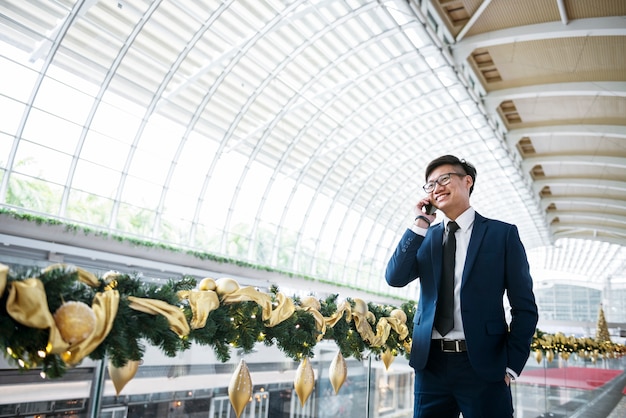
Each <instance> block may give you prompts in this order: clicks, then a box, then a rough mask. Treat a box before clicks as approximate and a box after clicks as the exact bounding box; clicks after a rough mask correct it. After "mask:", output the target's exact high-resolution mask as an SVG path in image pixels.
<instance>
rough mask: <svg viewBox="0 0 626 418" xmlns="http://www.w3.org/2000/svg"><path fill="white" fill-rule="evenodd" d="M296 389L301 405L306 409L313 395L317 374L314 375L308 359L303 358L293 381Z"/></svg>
mask: <svg viewBox="0 0 626 418" xmlns="http://www.w3.org/2000/svg"><path fill="white" fill-rule="evenodd" d="M293 386H294V389H295V390H296V394H297V395H298V399H300V405H301V406H302V407H304V404H305V403H306V401H307V399H309V396H311V393H313V388H314V387H315V373H313V366H311V362H310V361H309V359H308V358H306V357H305V358H303V359H302V361H301V362H300V365H299V366H298V370H296V377H295V378H294V381H293Z"/></svg>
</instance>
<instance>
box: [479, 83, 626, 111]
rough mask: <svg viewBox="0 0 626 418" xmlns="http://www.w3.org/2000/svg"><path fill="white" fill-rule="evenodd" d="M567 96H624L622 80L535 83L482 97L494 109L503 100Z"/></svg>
mask: <svg viewBox="0 0 626 418" xmlns="http://www.w3.org/2000/svg"><path fill="white" fill-rule="evenodd" d="M555 96H556V97H563V96H565V97H569V96H613V97H626V82H624V81H588V82H577V83H551V84H535V85H532V86H523V87H516V88H510V89H501V90H495V91H492V92H490V93H488V94H487V95H486V96H484V97H483V103H484V104H485V107H486V108H487V109H489V110H491V111H493V110H495V109H496V108H497V107H498V106H499V105H500V103H502V102H503V101H505V100H516V99H536V98H546V97H555Z"/></svg>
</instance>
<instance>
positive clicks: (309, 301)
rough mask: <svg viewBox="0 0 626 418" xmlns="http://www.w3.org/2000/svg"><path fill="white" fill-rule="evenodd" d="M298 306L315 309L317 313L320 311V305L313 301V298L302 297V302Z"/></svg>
mask: <svg viewBox="0 0 626 418" xmlns="http://www.w3.org/2000/svg"><path fill="white" fill-rule="evenodd" d="M300 305H301V306H302V307H303V308H311V309H315V310H316V311H319V310H320V309H322V304H321V303H320V301H319V300H317V299H315V298H314V297H313V296H305V297H303V298H302V300H301V301H300Z"/></svg>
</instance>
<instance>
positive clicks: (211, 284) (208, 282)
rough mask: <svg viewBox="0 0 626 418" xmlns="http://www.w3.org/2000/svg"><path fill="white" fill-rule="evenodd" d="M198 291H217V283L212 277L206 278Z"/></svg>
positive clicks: (201, 282)
mask: <svg viewBox="0 0 626 418" xmlns="http://www.w3.org/2000/svg"><path fill="white" fill-rule="evenodd" d="M198 289H200V290H215V289H217V284H216V283H215V280H213V279H212V278H210V277H205V278H204V279H202V280H201V281H200V284H199V285H198Z"/></svg>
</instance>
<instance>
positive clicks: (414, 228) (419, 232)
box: [409, 224, 428, 237]
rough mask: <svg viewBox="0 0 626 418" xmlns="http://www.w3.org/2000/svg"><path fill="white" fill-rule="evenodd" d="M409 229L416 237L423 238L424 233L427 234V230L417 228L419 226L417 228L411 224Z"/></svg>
mask: <svg viewBox="0 0 626 418" xmlns="http://www.w3.org/2000/svg"><path fill="white" fill-rule="evenodd" d="M409 229H410V230H411V231H413V232H415V233H416V234H417V235H421V236H423V237H425V236H426V232H428V229H427V228H422V227H419V226H417V225H415V224H412V225H411V226H410V227H409Z"/></svg>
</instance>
